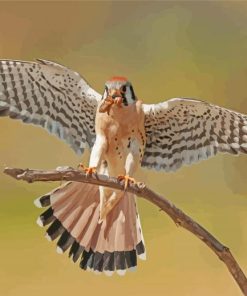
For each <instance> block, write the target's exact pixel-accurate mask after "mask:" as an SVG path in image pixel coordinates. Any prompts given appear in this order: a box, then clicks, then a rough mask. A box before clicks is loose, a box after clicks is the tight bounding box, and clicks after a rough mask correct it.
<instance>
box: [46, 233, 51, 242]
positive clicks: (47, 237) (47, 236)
mask: <svg viewBox="0 0 247 296" xmlns="http://www.w3.org/2000/svg"><path fill="white" fill-rule="evenodd" d="M45 238H46V239H47V240H48V241H49V242H51V241H52V239H51V237H50V236H49V234H48V233H46V234H45Z"/></svg>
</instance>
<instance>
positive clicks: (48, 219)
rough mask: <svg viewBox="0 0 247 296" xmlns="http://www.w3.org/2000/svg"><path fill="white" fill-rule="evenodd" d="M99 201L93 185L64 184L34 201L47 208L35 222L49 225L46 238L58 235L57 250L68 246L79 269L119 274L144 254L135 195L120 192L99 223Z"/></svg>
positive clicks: (64, 249) (129, 267) (143, 257)
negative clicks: (116, 202) (119, 196)
mask: <svg viewBox="0 0 247 296" xmlns="http://www.w3.org/2000/svg"><path fill="white" fill-rule="evenodd" d="M99 202H100V198H99V188H98V187H97V186H95V185H91V184H86V183H77V182H69V183H66V184H65V185H63V186H61V187H58V188H56V189H55V190H53V191H52V192H50V193H48V194H46V195H44V196H42V197H40V198H38V199H36V200H35V202H34V203H35V205H36V206H37V207H49V208H48V209H47V210H46V211H45V212H44V213H42V214H41V215H40V216H39V218H38V220H37V223H38V225H40V226H42V227H43V226H46V225H48V224H50V226H49V227H48V228H47V230H46V237H47V239H48V240H51V241H53V240H55V239H56V238H58V241H57V252H58V253H64V252H65V251H67V250H68V249H69V257H71V258H72V260H73V261H74V262H76V261H78V259H79V258H80V267H81V268H82V269H84V270H92V271H95V272H96V273H97V272H104V273H106V274H107V275H111V274H112V273H113V272H114V271H116V272H117V273H118V274H120V275H123V274H125V272H126V270H133V269H135V268H136V265H137V256H139V258H140V259H145V257H146V256H145V247H144V241H143V236H142V230H141V225H140V220H139V216H138V212H137V209H136V202H135V196H133V194H131V193H124V196H123V198H122V199H121V200H120V201H119V203H118V204H117V205H116V206H115V208H114V209H113V210H112V211H111V212H110V213H109V214H108V215H107V217H106V218H105V219H104V221H103V222H102V223H98V221H99Z"/></svg>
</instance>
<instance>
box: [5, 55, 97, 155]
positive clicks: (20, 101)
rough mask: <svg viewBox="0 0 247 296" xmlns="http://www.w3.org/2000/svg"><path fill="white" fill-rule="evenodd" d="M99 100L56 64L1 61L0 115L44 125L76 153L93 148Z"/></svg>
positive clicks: (83, 82) (75, 74)
mask: <svg viewBox="0 0 247 296" xmlns="http://www.w3.org/2000/svg"><path fill="white" fill-rule="evenodd" d="M100 99H101V95H100V94H98V93H97V92H96V91H94V90H93V89H92V88H91V87H90V86H89V85H88V84H87V82H86V81H85V80H84V79H83V78H81V77H80V75H79V74H78V73H76V72H74V71H72V70H70V69H68V68H66V67H64V66H62V65H59V64H57V63H54V62H51V61H45V60H38V62H25V61H14V60H0V116H9V117H10V118H14V119H21V120H22V121H23V122H25V123H33V124H37V125H40V126H43V127H44V128H46V129H47V130H48V131H49V132H51V133H52V134H56V135H57V136H58V137H59V138H61V139H63V140H65V141H66V142H67V143H68V144H69V145H70V146H71V147H72V148H73V149H74V150H75V152H77V153H83V151H84V149H85V147H86V146H89V147H92V146H93V143H94V140H95V131H94V121H95V113H96V108H97V105H98V102H99V100H100Z"/></svg>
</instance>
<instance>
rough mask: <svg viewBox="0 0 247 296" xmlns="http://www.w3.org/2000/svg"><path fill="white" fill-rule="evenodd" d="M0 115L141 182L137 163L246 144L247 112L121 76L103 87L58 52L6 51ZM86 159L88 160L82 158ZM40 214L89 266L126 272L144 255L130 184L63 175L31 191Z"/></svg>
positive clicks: (102, 169) (62, 245)
mask: <svg viewBox="0 0 247 296" xmlns="http://www.w3.org/2000/svg"><path fill="white" fill-rule="evenodd" d="M0 116H8V117H10V118H12V119H19V120H21V121H23V122H24V123H30V124H34V125H38V126H41V127H43V128H45V129H46V130H48V132H50V133H51V134H53V135H56V136H58V137H59V138H60V139H62V140H64V141H65V142H66V143H68V144H69V145H70V147H71V148H72V149H73V150H74V151H75V152H76V153H77V154H80V155H81V154H82V153H83V152H84V150H85V149H90V150H91V154H90V160H89V165H88V167H84V166H83V167H82V169H84V170H85V172H86V173H87V174H95V173H96V174H97V173H102V174H105V175H108V176H115V177H117V178H118V180H119V181H120V182H124V187H125V189H126V188H127V187H128V186H129V184H130V183H135V182H136V180H135V179H134V177H135V173H136V172H137V171H138V169H139V168H140V167H143V168H147V169H153V170H158V171H164V172H172V171H176V170H178V169H180V168H181V167H183V166H185V165H191V164H193V163H197V162H199V161H201V160H206V159H208V158H210V157H213V156H215V155H216V154H218V153H219V152H226V153H231V154H234V155H238V154H239V153H247V116H246V115H244V114H241V113H239V112H236V111H233V110H229V109H226V108H224V107H220V106H217V105H214V104H211V103H209V102H206V101H202V100H199V99H192V98H172V99H169V100H166V101H163V102H160V103H156V104H145V103H143V102H142V100H140V99H138V97H137V96H136V94H135V91H134V88H133V86H132V84H131V82H130V81H129V80H128V79H127V78H125V77H122V76H114V77H112V78H110V79H109V80H107V81H106V83H105V87H104V91H103V94H100V93H98V92H97V91H96V90H94V89H93V88H92V87H91V86H90V85H89V84H88V82H87V81H86V80H85V79H84V78H83V77H82V76H81V75H80V74H79V73H77V72H75V71H73V70H71V69H69V68H67V67H65V66H63V65H61V64H58V63H56V62H53V61H47V60H43V59H38V60H36V61H34V62H32V61H31V62H29V61H18V60H0ZM81 166H82V165H81ZM34 203H35V205H36V206H38V207H40V208H46V209H45V211H44V212H43V213H42V214H41V215H40V216H39V217H38V220H37V223H38V225H40V226H41V227H44V226H48V228H46V235H45V236H46V238H47V239H48V240H50V241H53V240H56V239H57V241H56V245H57V252H58V253H65V252H67V251H68V256H69V257H70V258H71V259H72V260H73V261H74V262H78V261H79V266H80V268H81V269H83V270H88V271H93V272H94V273H105V274H106V275H112V274H113V273H117V274H119V275H124V274H125V273H126V271H127V270H128V271H132V270H135V269H136V266H137V258H139V259H143V260H145V259H146V249H145V242H144V238H143V233H142V228H141V222H140V217H139V213H138V209H137V204H136V197H135V196H134V194H132V193H129V192H128V191H126V190H124V191H119V190H116V189H112V188H106V187H102V186H99V187H98V186H95V185H92V184H88V183H85V184H84V183H79V182H78V183H77V182H67V183H64V184H62V185H60V186H59V187H58V188H55V189H54V190H52V191H51V192H49V193H47V194H44V195H42V196H40V197H39V198H37V199H36V200H35V202H34Z"/></svg>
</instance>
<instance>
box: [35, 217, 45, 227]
mask: <svg viewBox="0 0 247 296" xmlns="http://www.w3.org/2000/svg"><path fill="white" fill-rule="evenodd" d="M36 223H37V224H38V225H39V226H40V227H44V224H43V222H42V220H41V219H40V217H38V219H37V220H36Z"/></svg>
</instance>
